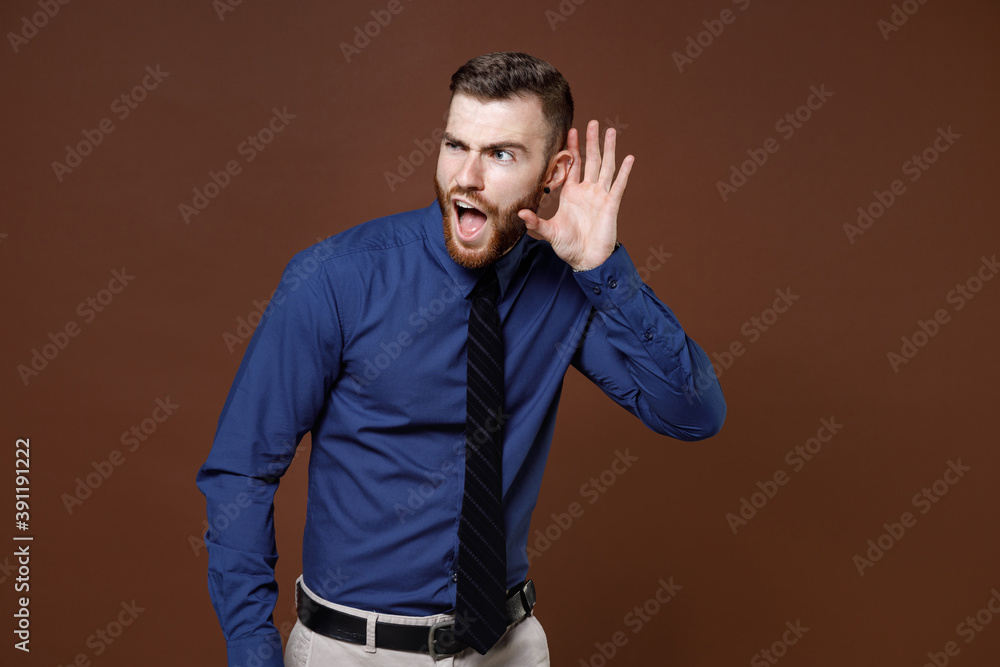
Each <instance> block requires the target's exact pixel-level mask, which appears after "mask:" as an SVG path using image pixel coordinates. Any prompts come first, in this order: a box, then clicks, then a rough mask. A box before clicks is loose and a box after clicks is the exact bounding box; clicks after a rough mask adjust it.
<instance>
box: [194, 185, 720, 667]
mask: <svg viewBox="0 0 1000 667" xmlns="http://www.w3.org/2000/svg"><path fill="white" fill-rule="evenodd" d="M495 266H496V269H497V274H498V276H499V281H500V290H501V296H500V302H499V311H500V318H501V322H502V328H503V341H504V363H505V377H506V388H505V399H504V406H505V409H504V413H503V414H502V415H500V416H499V417H498V421H502V422H503V491H504V518H505V522H506V533H507V585H508V588H510V587H512V586H514V585H516V584H518V583H519V582H521V581H523V580H524V579H525V577H526V574H527V571H528V557H527V550H526V547H527V540H528V528H529V523H530V520H531V512H532V510H533V509H534V507H535V503H536V501H537V499H538V492H539V487H540V485H541V481H542V472H543V469H544V467H545V460H546V457H547V456H548V452H549V445H550V443H551V440H552V431H553V427H554V425H555V421H556V408H557V406H558V404H559V395H560V392H561V389H562V384H563V377H564V375H565V373H566V370H567V368H568V367H569V365H570V364H572V365H573V366H575V367H576V368H577V369H578V370H579V371H580V372H581V373H583V375H585V376H586V377H587V378H589V379H590V380H591V381H593V382H594V383H596V384H597V386H599V387H600V388H601V389H602V390H603V391H604V392H605V393H606V394H607V395H608V396H610V397H611V398H612V400H614V401H615V402H617V403H618V404H619V405H621V406H622V407H624V408H625V409H626V410H628V411H629V412H631V413H632V414H634V415H635V416H636V417H638V418H639V419H641V420H642V422H643V423H644V424H645V425H646V426H648V427H649V428H651V429H652V430H654V431H656V432H657V433H661V434H664V435H668V436H671V437H674V438H679V439H682V440H698V439H701V438H706V437H708V436H711V435H713V434H715V433H716V432H717V431H718V430H719V428H721V426H722V422H723V419H724V417H725V411H726V408H725V402H724V400H723V397H722V392H721V389H720V387H719V384H718V381H717V380H716V378H715V374H714V373H713V372H712V370H711V365H710V362H709V360H708V357H707V356H706V355H705V352H704V351H703V350H702V349H701V348H700V347H699V346H698V345H697V344H696V343H695V342H694V341H693V340H691V339H690V338H688V337H687V335H686V334H685V333H684V330H683V329H682V328H681V325H680V324H679V323H678V321H677V318H676V317H674V314H673V313H672V312H671V311H670V309H669V308H667V306H665V305H664V304H663V303H662V302H661V301H660V300H659V299H657V297H656V296H655V295H654V293H653V291H652V290H651V289H650V288H649V287H648V286H647V285H645V284H644V283H643V282H642V280H641V279H640V277H639V274H638V272H637V270H636V267H635V265H634V264H633V263H632V260H631V259H630V258H629V256H628V253H627V252H626V250H625V248H624V247H623V246H619V247H618V248H617V249H616V250H615V251H614V252H613V253H612V254H611V256H610V257H609V258H608V259H607V260H606V261H605V262H604V263H603V264H602V265H601V266H599V267H597V268H594V269H592V270H589V271H583V272H578V273H576V272H573V270H572V269H571V267H570V266H569V265H568V264H566V263H565V262H563V261H562V260H561V259H559V258H558V257H557V256H556V255H555V253H554V252H553V251H552V249H551V247H550V246H549V245H548V244H547V243H545V242H542V241H537V240H534V239H531V238H530V237H528V236H527V235H524V236H522V237H521V239H520V240H519V241H518V242H517V244H516V245H515V246H514V247H513V248H512V249H511V250H510V251H509V252H508V253H507V254H506V255H504V256H503V257H502V258H501V259H500V260H498V261H497V263H496V264H495ZM481 272H482V271H481V270H471V269H466V268H464V267H462V266H460V265H458V264H456V263H455V262H454V261H453V260H452V259H451V257H450V256H449V255H448V253H447V251H446V249H445V245H444V236H443V232H442V220H441V212H440V209H439V208H438V205H437V202H434V203H432V204H431V205H430V206H428V207H427V208H424V209H420V210H416V211H410V212H406V213H401V214H398V215H392V216H388V217H384V218H380V219H377V220H372V221H369V222H367V223H365V224H362V225H359V226H357V227H354V228H352V229H348V230H346V231H344V232H342V233H340V234H337V235H335V236H333V237H331V238H329V239H327V240H326V241H323V242H320V243H318V244H316V245H314V246H312V247H311V248H309V249H306V250H303V251H302V252H300V253H298V254H297V255H296V256H295V257H294V258H293V259H292V261H291V262H290V263H289V265H288V267H287V268H286V270H285V272H284V274H283V276H282V278H281V281H280V283H279V285H278V288H277V290H276V292H275V294H274V296H273V297H272V299H271V302H270V304H269V305H268V307H267V309H266V311H265V313H264V315H263V317H262V320H261V322H260V323H259V324H258V326H257V329H256V331H255V332H254V334H253V337H252V339H251V340H250V342H249V344H248V346H247V350H246V352H245V354H244V357H243V361H242V363H241V364H240V367H239V370H238V371H237V373H236V378H235V380H234V381H233V385H232V388H231V390H230V392H229V396H228V398H227V399H226V402H225V405H224V407H223V409H222V414H221V416H220V417H219V424H218V430H217V431H216V435H215V441H214V443H213V445H212V449H211V452H210V453H209V455H208V459H207V461H206V462H205V464H204V466H203V467H202V468H201V469H200V470H199V472H198V477H197V482H198V488H199V489H201V491H202V492H203V493H204V494H205V497H206V499H207V501H208V520H209V525H210V528H209V529H208V531H206V534H205V542H206V545H207V549H208V555H209V566H208V567H209V573H208V585H209V591H210V594H211V598H212V602H213V605H214V607H215V611H216V613H217V615H218V617H219V620H220V622H221V624H222V629H223V633H224V635H225V637H226V640H227V646H228V651H229V661H230V665H237V664H245V663H246V662H247V661H248V660H249V657H248V656H251V655H253V656H256V657H257V659H258V660H260V661H261V664H263V665H274V666H275V667H279V666H280V665H281V664H282V662H281V650H280V647H281V640H280V637H279V635H278V632H277V630H276V628H275V626H274V625H273V622H272V616H271V615H272V611H273V609H274V606H275V604H276V602H277V585H276V583H275V579H274V565H275V561H276V560H277V558H278V554H277V553H276V547H275V537H274V525H273V505H272V500H273V496H274V492H275V490H276V489H277V487H278V482H279V479H280V477H281V476H282V474H284V472H285V470H286V469H287V467H288V465H289V463H290V462H291V459H292V457H293V455H294V452H295V447H296V446H297V444H298V442H299V440H300V439H301V438H302V436H303V435H304V434H305V433H306V432H310V431H311V433H312V451H311V454H310V457H309V488H308V505H307V512H306V525H305V535H304V540H303V563H302V573H303V577H304V580H305V583H306V585H307V586H309V587H310V588H311V589H312V590H313V591H314V592H316V593H317V594H318V595H320V596H322V597H324V598H326V599H328V600H331V601H333V602H337V603H340V604H344V605H348V606H351V607H357V608H361V609H367V610H374V611H379V612H382V613H392V614H409V615H427V614H436V613H441V612H445V611H448V610H451V609H453V608H454V606H455V587H456V583H455V582H456V578H455V577H454V571H455V563H456V558H457V555H458V520H459V512H460V509H461V504H462V487H463V484H464V480H465V472H464V471H465V447H464V432H465V399H466V377H465V374H466V340H467V336H468V318H469V309H470V300H469V299H467V297H468V296H469V295H470V293H471V291H472V288H473V287H474V286H475V284H476V281H477V280H478V278H479V275H480V274H481ZM275 647H276V648H275ZM251 662H253V661H251ZM254 664H256V663H254Z"/></svg>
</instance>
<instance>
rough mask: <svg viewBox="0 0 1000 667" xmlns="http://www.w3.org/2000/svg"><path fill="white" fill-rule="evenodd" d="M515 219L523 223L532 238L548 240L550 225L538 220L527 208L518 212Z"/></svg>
mask: <svg viewBox="0 0 1000 667" xmlns="http://www.w3.org/2000/svg"><path fill="white" fill-rule="evenodd" d="M517 217H519V218H521V220H523V221H524V226H525V227H526V228H527V230H528V233H529V234H531V236H532V237H533V238H538V239H544V240H546V241H547V240H548V239H549V233H550V229H551V224H550V223H549V221H548V220H543V219H542V218H539V217H538V215H536V214H535V212H534V211H532V210H530V209H527V208H522V209H521V210H520V211H518V212H517Z"/></svg>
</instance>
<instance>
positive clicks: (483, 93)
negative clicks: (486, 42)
mask: <svg viewBox="0 0 1000 667" xmlns="http://www.w3.org/2000/svg"><path fill="white" fill-rule="evenodd" d="M450 88H451V96H452V98H454V97H455V93H463V94H465V95H469V96H471V97H475V98H477V99H480V100H505V99H509V98H511V97H516V96H521V97H525V96H528V95H537V96H538V98H539V101H540V102H541V104H542V114H543V115H544V116H545V119H546V120H547V121H548V123H549V136H548V145H547V146H546V154H545V159H546V161H548V160H549V158H551V157H552V156H553V155H554V154H555V153H556V152H558V151H559V150H561V149H562V148H565V146H566V133H567V132H569V128H571V127H572V126H573V95H572V94H570V91H569V84H568V83H567V82H566V79H564V78H563V75H562V74H560V73H559V70H557V69H556V68H555V67H553V66H552V65H550V64H549V63H547V62H545V61H544V60H541V59H539V58H536V57H534V56H529V55H528V54H527V53H516V52H512V51H503V52H497V53H487V54H485V55H481V56H477V57H475V58H473V59H472V60H470V61H469V62H467V63H465V64H464V65H462V66H461V67H460V68H458V71H457V72H455V73H454V74H452V75H451V86H450Z"/></svg>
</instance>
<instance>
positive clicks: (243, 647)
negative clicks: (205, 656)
mask: <svg viewBox="0 0 1000 667" xmlns="http://www.w3.org/2000/svg"><path fill="white" fill-rule="evenodd" d="M226 655H227V659H228V665H229V667H284V665H285V658H284V655H283V654H282V651H281V635H279V634H266V635H250V636H249V637H241V638H239V639H233V640H231V641H229V642H226Z"/></svg>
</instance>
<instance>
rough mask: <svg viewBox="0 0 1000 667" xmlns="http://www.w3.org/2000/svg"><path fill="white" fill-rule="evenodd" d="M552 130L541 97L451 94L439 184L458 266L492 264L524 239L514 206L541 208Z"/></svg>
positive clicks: (448, 241)
mask: <svg viewBox="0 0 1000 667" xmlns="http://www.w3.org/2000/svg"><path fill="white" fill-rule="evenodd" d="M548 131H549V126H548V123H547V122H546V121H545V117H544V116H543V115H542V106H541V103H540V102H539V100H538V97H537V96H530V97H513V98H510V99H506V100H490V101H485V102H481V101H479V100H477V99H476V98H474V97H470V96H468V95H463V94H461V93H459V94H456V95H455V96H454V97H453V98H452V101H451V107H450V110H449V113H448V125H447V128H446V129H445V134H444V139H443V140H442V142H441V152H440V154H439V155H438V162H437V173H436V174H435V176H434V188H435V190H436V191H437V198H438V204H439V205H440V206H441V215H442V217H443V218H444V239H445V246H446V247H447V249H448V254H450V255H451V257H452V259H454V260H455V261H456V262H457V263H458V264H460V265H462V266H465V267H467V268H470V269H475V268H480V267H483V266H488V265H490V264H492V263H493V262H495V261H496V260H497V259H499V258H500V257H502V256H503V255H504V253H506V252H507V251H508V250H510V249H511V247H513V245H514V244H515V243H516V242H517V240H518V239H519V238H521V235H522V234H523V233H524V222H523V221H522V220H521V219H520V218H519V217H517V212H518V211H520V210H521V209H524V208H527V209H530V210H532V211H537V210H538V204H539V202H540V201H541V198H542V188H543V187H544V186H545V182H544V181H545V171H546V167H547V163H546V161H545V149H546V146H547V140H548Z"/></svg>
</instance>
